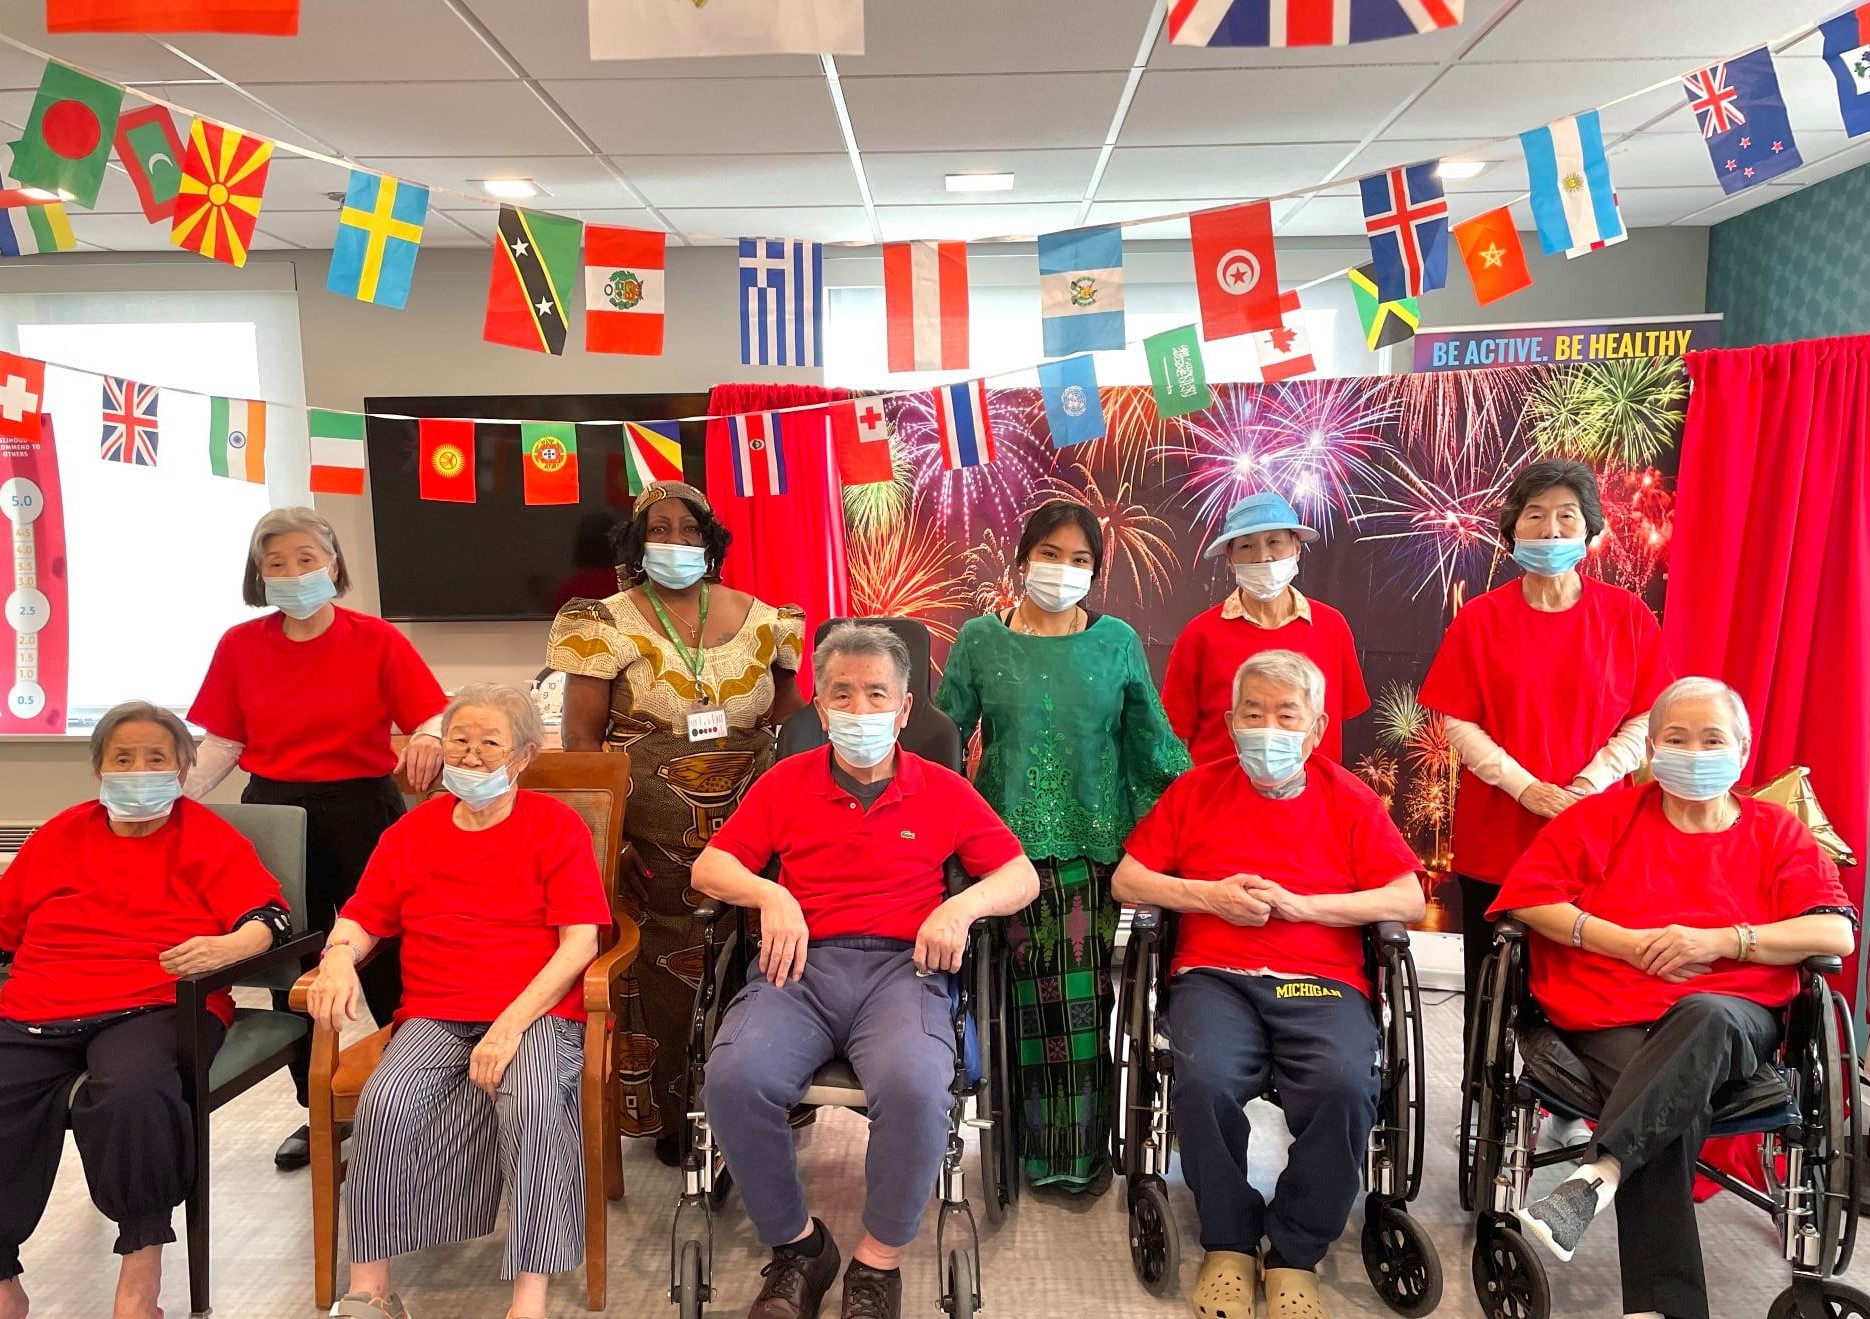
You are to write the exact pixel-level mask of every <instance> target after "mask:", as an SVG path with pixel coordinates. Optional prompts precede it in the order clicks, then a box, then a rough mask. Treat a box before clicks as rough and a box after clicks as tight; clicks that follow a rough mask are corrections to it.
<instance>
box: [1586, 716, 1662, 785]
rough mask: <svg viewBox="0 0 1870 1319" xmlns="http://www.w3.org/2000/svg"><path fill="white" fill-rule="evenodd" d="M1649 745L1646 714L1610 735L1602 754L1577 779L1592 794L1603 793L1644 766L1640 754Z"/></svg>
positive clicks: (1600, 752)
mask: <svg viewBox="0 0 1870 1319" xmlns="http://www.w3.org/2000/svg"><path fill="white" fill-rule="evenodd" d="M1648 741H1649V712H1648V711H1647V710H1645V711H1644V712H1643V713H1642V714H1639V715H1637V716H1636V718H1634V719H1631V720H1629V721H1627V722H1626V723H1625V724H1624V725H1623V727H1622V728H1619V729H1618V730H1617V731H1616V732H1615V733H1612V734H1611V735H1610V741H1608V742H1606V743H1604V748H1603V750H1601V751H1599V752H1598V753H1597V754H1596V755H1595V756H1593V757H1591V763H1590V764H1588V765H1586V766H1585V767H1584V768H1583V769H1581V770H1579V771H1578V777H1579V778H1581V779H1583V780H1584V781H1585V782H1586V783H1588V784H1590V785H1591V791H1592V792H1602V791H1603V790H1604V789H1605V788H1608V787H1609V786H1610V785H1611V784H1613V783H1616V782H1619V781H1620V780H1621V779H1623V778H1624V776H1625V775H1627V774H1630V773H1631V772H1633V771H1634V770H1635V769H1636V767H1637V766H1638V765H1640V764H1642V763H1643V750H1644V747H1645V745H1646V744H1647V743H1648Z"/></svg>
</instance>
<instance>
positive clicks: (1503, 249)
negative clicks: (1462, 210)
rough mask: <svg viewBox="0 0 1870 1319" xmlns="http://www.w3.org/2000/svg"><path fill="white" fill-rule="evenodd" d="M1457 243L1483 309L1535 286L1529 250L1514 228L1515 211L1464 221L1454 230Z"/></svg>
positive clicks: (1476, 299) (1506, 210) (1490, 213)
mask: <svg viewBox="0 0 1870 1319" xmlns="http://www.w3.org/2000/svg"><path fill="white" fill-rule="evenodd" d="M1454 241H1455V243H1456V245H1457V246H1459V247H1460V249H1461V259H1462V260H1463V261H1465V262H1467V274H1468V278H1469V279H1471V280H1473V281H1474V301H1475V302H1477V303H1479V304H1480V305H1481V306H1483V307H1484V306H1486V305H1487V304H1488V303H1490V302H1497V301H1499V300H1500V299H1501V298H1504V297H1506V296H1507V295H1508V294H1511V293H1517V292H1519V291H1520V290H1521V289H1524V288H1531V287H1532V272H1531V271H1529V270H1527V269H1526V249H1525V247H1524V246H1523V245H1522V244H1521V243H1520V241H1519V230H1518V229H1516V228H1514V227H1513V212H1512V211H1510V210H1508V209H1507V208H1506V207H1504V206H1502V207H1499V208H1498V209H1497V210H1492V211H1488V212H1486V213H1485V214H1482V215H1477V216H1475V217H1474V218H1473V219H1471V220H1463V221H1462V222H1461V223H1460V224H1457V225H1456V226H1455V227H1454Z"/></svg>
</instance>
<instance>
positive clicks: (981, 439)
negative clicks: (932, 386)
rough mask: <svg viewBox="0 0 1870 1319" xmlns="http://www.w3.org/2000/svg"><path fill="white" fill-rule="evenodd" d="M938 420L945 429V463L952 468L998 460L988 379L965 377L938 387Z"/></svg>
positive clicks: (943, 434)
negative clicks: (995, 457) (957, 381)
mask: <svg viewBox="0 0 1870 1319" xmlns="http://www.w3.org/2000/svg"><path fill="white" fill-rule="evenodd" d="M935 422H936V426H937V428H938V429H939V430H940V432H941V457H942V466H944V467H946V468H947V469H948V470H949V471H951V472H952V471H955V470H957V469H959V468H962V467H981V466H984V465H985V464H987V463H990V462H992V461H993V460H994V447H993V426H992V425H991V424H990V423H989V422H988V420H987V382H986V381H985V380H963V381H960V382H959V383H957V384H953V385H943V386H942V387H941V388H939V389H937V390H936V391H935Z"/></svg>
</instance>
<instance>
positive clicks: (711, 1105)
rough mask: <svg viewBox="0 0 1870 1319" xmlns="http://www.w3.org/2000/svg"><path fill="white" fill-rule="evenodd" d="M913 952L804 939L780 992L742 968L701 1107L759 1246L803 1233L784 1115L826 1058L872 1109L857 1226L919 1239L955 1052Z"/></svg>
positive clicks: (900, 1239) (935, 979) (801, 1196)
mask: <svg viewBox="0 0 1870 1319" xmlns="http://www.w3.org/2000/svg"><path fill="white" fill-rule="evenodd" d="M910 952H911V948H910V945H909V944H907V943H904V942H903V941H902V940H900V939H874V938H849V939H827V940H823V941H819V942H814V943H812V944H811V945H810V947H809V948H808V949H807V952H806V964H805V974H804V975H803V976H802V977H800V978H799V979H798V980H796V981H789V982H787V984H786V986H785V987H784V988H783V989H775V988H774V987H773V985H772V983H771V982H770V981H768V980H767V979H766V978H765V976H763V975H761V974H760V969H759V967H758V965H757V964H756V965H754V966H752V967H750V968H749V969H748V978H747V987H746V988H745V989H743V990H741V991H740V994H739V996H738V997H736V998H735V999H734V1001H733V1003H732V1004H730V1005H729V1006H728V1009H727V1013H726V1015H725V1016H724V1017H723V1018H722V1019H721V1026H720V1030H719V1031H718V1032H717V1033H716V1034H715V1037H714V1047H713V1049H712V1050H711V1051H710V1052H709V1054H708V1063H707V1072H706V1083H705V1086H704V1089H703V1104H704V1106H705V1107H706V1109H707V1113H708V1125H709V1126H711V1127H712V1128H713V1129H714V1138H715V1141H716V1143H717V1144H719V1145H720V1147H721V1154H722V1156H723V1157H724V1158H725V1159H726V1160H727V1168H728V1171H729V1172H731V1173H733V1175H734V1181H735V1182H736V1183H738V1184H739V1186H740V1198H741V1199H742V1200H743V1201H744V1202H745V1203H746V1206H747V1215H748V1217H750V1218H751V1219H752V1220H753V1226H754V1228H755V1229H756V1230H757V1231H758V1232H759V1234H760V1240H761V1241H763V1242H765V1243H766V1244H767V1245H768V1246H782V1245H784V1244H785V1243H787V1242H788V1241H791V1240H793V1239H795V1238H796V1237H797V1236H798V1235H799V1234H800V1233H801V1232H803V1231H805V1229H806V1228H808V1227H809V1226H810V1225H811V1219H810V1217H809V1216H808V1215H807V1213H806V1210H805V1187H804V1184H803V1183H801V1182H800V1181H799V1170H798V1161H797V1159H796V1158H795V1157H794V1154H793V1144H792V1129H791V1127H789V1126H788V1125H787V1123H786V1117H787V1114H788V1113H790V1112H791V1110H792V1108H793V1106H794V1105H796V1104H797V1103H798V1102H799V1100H800V1099H802V1098H803V1097H804V1095H805V1091H806V1089H807V1088H808V1087H809V1086H810V1085H811V1080H812V1073H813V1072H815V1071H817V1070H818V1069H819V1067H821V1066H823V1065H824V1064H825V1063H827V1062H830V1061H831V1060H832V1059H833V1058H847V1059H849V1060H850V1063H851V1066H852V1068H854V1069H855V1070H856V1072H857V1079H858V1080H859V1081H860V1082H861V1083H862V1085H863V1088H864V1098H865V1100H866V1101H867V1105H868V1109H869V1115H870V1149H869V1153H868V1155H867V1156H866V1158H865V1161H864V1177H865V1184H866V1187H867V1195H866V1198H865V1203H864V1228H865V1230H866V1231H868V1232H869V1233H870V1235H871V1236H873V1237H875V1238H876V1239H877V1240H878V1241H880V1242H882V1243H883V1244H884V1245H886V1246H906V1245H908V1244H909V1243H910V1242H911V1241H913V1240H915V1236H916V1232H917V1231H918V1230H919V1229H920V1227H921V1225H922V1211H923V1210H924V1209H925V1208H926V1207H927V1206H928V1202H929V1196H930V1195H932V1194H933V1193H934V1190H935V1179H936V1177H937V1175H938V1174H939V1173H940V1171H941V1161H942V1154H943V1152H944V1151H945V1150H946V1148H947V1143H948V1114H949V1110H950V1109H951V1108H952V1107H953V1104H954V1095H953V1093H952V1087H953V1085H954V1074H955V1053H954V1023H953V1016H952V1013H951V1009H950V1007H949V1002H948V977H947V976H946V975H932V976H927V977H920V976H917V975H916V973H915V964H914V963H913V962H912V961H911V960H910Z"/></svg>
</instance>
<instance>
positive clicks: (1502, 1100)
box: [1458, 953, 1513, 1214]
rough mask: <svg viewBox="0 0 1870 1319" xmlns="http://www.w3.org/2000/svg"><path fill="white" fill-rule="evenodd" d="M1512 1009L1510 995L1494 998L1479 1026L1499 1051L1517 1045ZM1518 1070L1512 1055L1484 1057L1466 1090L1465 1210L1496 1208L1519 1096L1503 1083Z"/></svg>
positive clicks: (1483, 1010) (1484, 1003) (1483, 1011)
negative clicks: (1510, 1030) (1490, 1060)
mask: <svg viewBox="0 0 1870 1319" xmlns="http://www.w3.org/2000/svg"><path fill="white" fill-rule="evenodd" d="M1498 955H1499V954H1498V953H1496V954H1495V956H1496V957H1497V956H1498ZM1506 1010H1507V1000H1506V997H1505V996H1504V995H1499V994H1489V995H1488V996H1487V997H1486V999H1484V1000H1483V1001H1482V1003H1481V1005H1480V1011H1481V1014H1482V1015H1481V1017H1480V1021H1479V1025H1480V1028H1481V1031H1482V1032H1483V1034H1482V1037H1481V1038H1482V1039H1483V1040H1491V1041H1495V1042H1497V1043H1498V1047H1500V1048H1502V1049H1508V1050H1510V1049H1511V1048H1512V1047H1513V1046H1512V1042H1511V1041H1510V1040H1508V1039H1507V1038H1506V1037H1507V1029H1506ZM1512 1068H1513V1059H1512V1058H1511V1056H1508V1057H1506V1058H1503V1059H1496V1060H1495V1065H1494V1066H1493V1067H1491V1068H1489V1067H1488V1066H1487V1062H1486V1060H1485V1059H1484V1058H1482V1059H1477V1060H1476V1061H1475V1069H1474V1074H1473V1075H1472V1076H1471V1077H1469V1078H1468V1084H1467V1085H1465V1086H1464V1087H1463V1091H1462V1095H1461V1130H1460V1132H1459V1133H1458V1141H1459V1144H1460V1147H1461V1207H1462V1208H1463V1209H1466V1210H1470V1211H1475V1212H1479V1213H1483V1214H1484V1213H1488V1212H1490V1211H1491V1210H1492V1209H1493V1179H1494V1178H1495V1176H1497V1175H1498V1174H1499V1171H1500V1159H1501V1155H1502V1153H1503V1151H1504V1150H1505V1147H1506V1129H1507V1124H1508V1123H1509V1122H1511V1121H1512V1117H1513V1097H1512V1095H1511V1094H1510V1093H1508V1091H1507V1088H1506V1084H1503V1082H1504V1081H1505V1080H1506V1078H1507V1077H1508V1076H1509V1075H1510V1073H1511V1072H1512Z"/></svg>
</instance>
